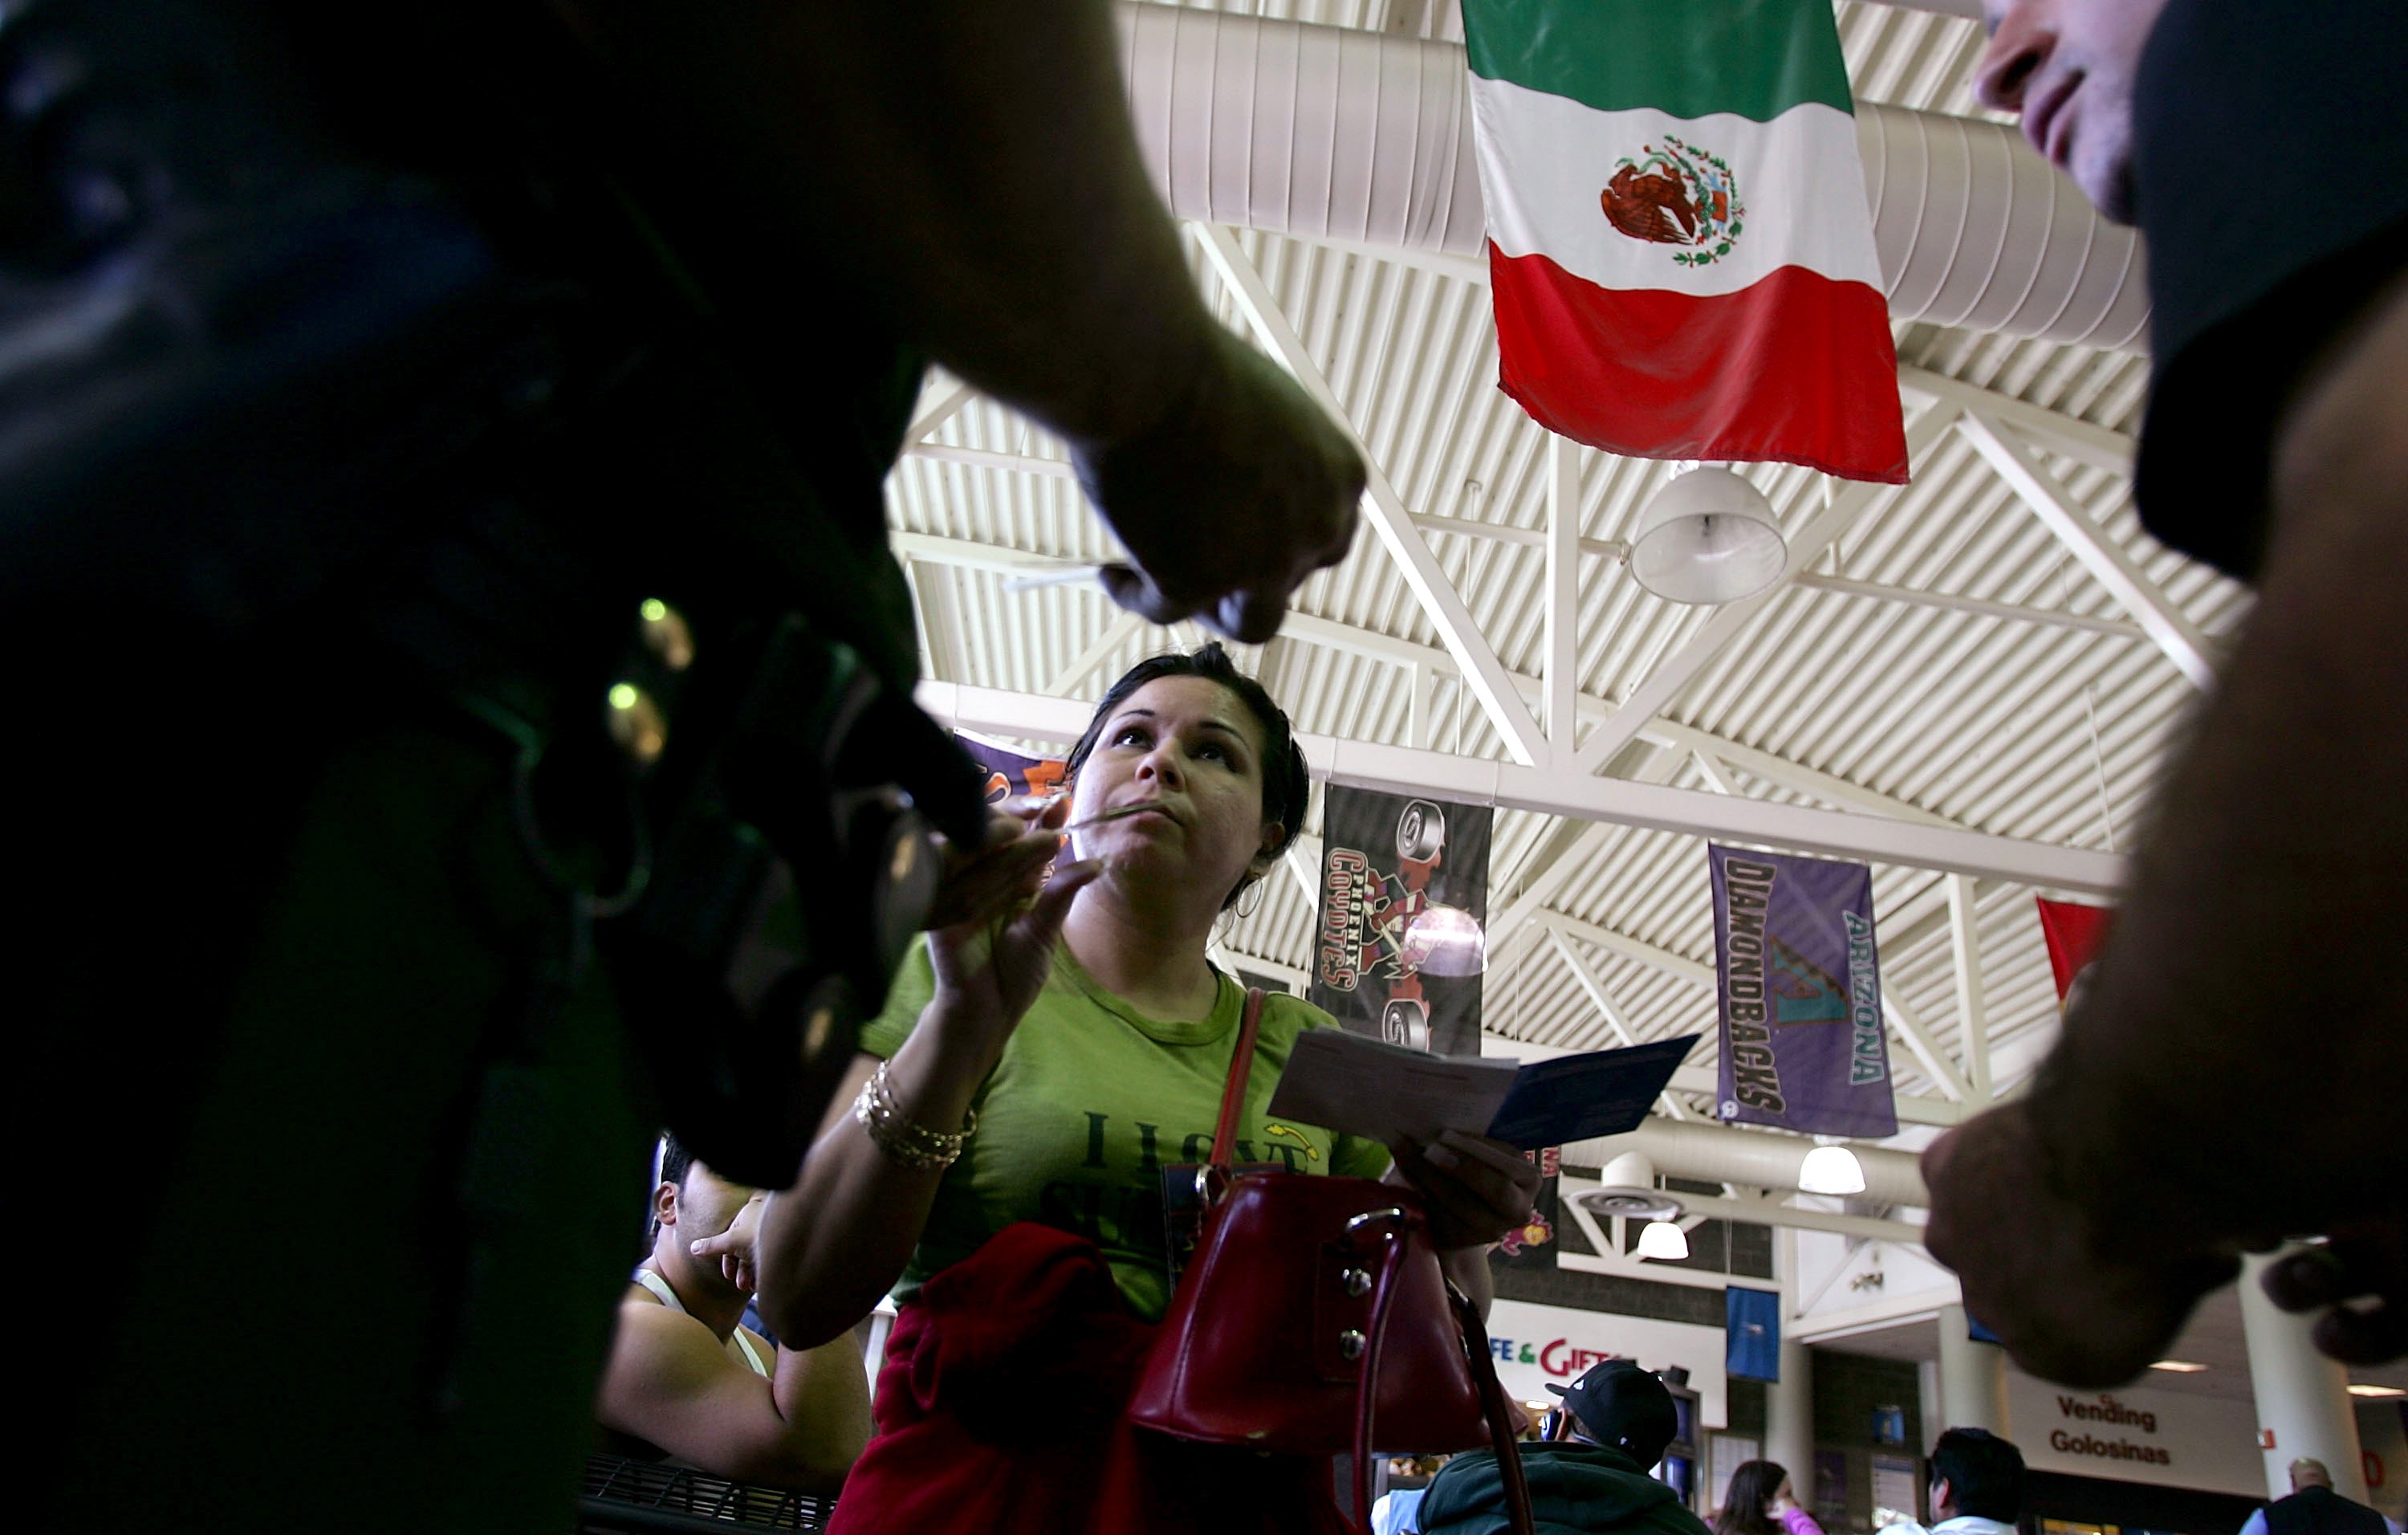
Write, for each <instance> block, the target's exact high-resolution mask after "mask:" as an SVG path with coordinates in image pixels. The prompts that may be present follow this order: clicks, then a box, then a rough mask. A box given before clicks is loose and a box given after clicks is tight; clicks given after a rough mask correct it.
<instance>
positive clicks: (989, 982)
mask: <svg viewBox="0 0 2408 1535" xmlns="http://www.w3.org/2000/svg"><path fill="white" fill-rule="evenodd" d="M1069 811H1070V801H1069V799H1068V796H1052V797H1049V798H1046V799H1016V800H1007V801H1005V802H1004V803H1003V804H1002V805H1000V806H998V807H996V810H995V811H993V812H992V813H991V814H990V816H989V819H988V824H987V840H986V843H985V845H984V846H982V847H981V848H979V849H978V850H977V851H976V852H975V853H972V854H961V855H958V856H952V855H949V857H948V860H947V864H948V867H947V869H946V875H945V882H944V884H943V886H942V887H940V888H939V893H938V897H937V903H936V906H935V908H934V911H933V915H934V919H935V920H936V921H939V922H941V923H942V924H943V925H940V926H932V928H931V929H930V932H929V934H928V957H929V960H930V962H931V964H932V966H933V967H934V968H935V970H936V977H937V995H936V997H935V1000H934V1006H935V1008H936V1010H937V1013H938V1016H939V1018H940V1019H941V1020H943V1022H942V1025H941V1026H942V1027H944V1028H945V1029H946V1030H947V1031H948V1032H949V1033H952V1032H953V1031H955V1030H961V1031H965V1035H966V1037H967V1038H968V1040H971V1041H972V1042H973V1043H974V1045H975V1046H976V1047H977V1049H978V1051H980V1052H982V1053H983V1055H984V1058H985V1059H986V1061H987V1063H988V1064H990V1065H991V1064H992V1062H993V1059H994V1056H995V1055H996V1054H1000V1053H1001V1051H1002V1049H1003V1041H1004V1040H1006V1039H1008V1038H1010V1037H1011V1030H1012V1028H1013V1027H1014V1026H1016V1025H1018V1024H1019V1022H1020V1018H1021V1015H1022V1014H1023V1013H1025V1012H1026V1011H1028V1008H1029V1004H1030V1003H1032V1002H1034V1001H1036V1000H1037V994H1038V992H1039V991H1040V990H1042V989H1043V987H1044V984H1045V974H1046V971H1047V970H1048V969H1049V968H1051V967H1052V965H1053V961H1054V944H1055V942H1057V941H1058V940H1060V938H1061V936H1062V921H1063V919H1064V918H1065V917H1067V916H1068V915H1069V912H1070V902H1071V899H1072V898H1073V897H1076V896H1077V895H1078V893H1079V892H1080V890H1081V889H1082V888H1083V887H1084V886H1085V885H1086V884H1087V883H1088V882H1090V881H1092V880H1093V879H1094V878H1095V877H1096V874H1097V870H1098V869H1099V868H1101V867H1102V866H1101V865H1099V864H1097V863H1095V862H1093V861H1092V860H1082V861H1081V862H1078V863H1071V864H1055V863H1054V858H1055V856H1056V855H1057V854H1059V853H1060V852H1061V849H1062V836H1061V833H1060V831H1059V829H1058V828H1059V827H1060V826H1061V825H1062V824H1063V823H1064V822H1065V821H1066V820H1068V817H1069ZM1049 868H1051V870H1052V873H1051V877H1050V878H1049V877H1048V872H1047V871H1048V869H1049Z"/></svg>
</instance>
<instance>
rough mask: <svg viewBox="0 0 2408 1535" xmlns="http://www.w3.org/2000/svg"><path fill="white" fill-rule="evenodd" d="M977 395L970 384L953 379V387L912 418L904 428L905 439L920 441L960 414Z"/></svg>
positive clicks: (924, 397)
mask: <svg viewBox="0 0 2408 1535" xmlns="http://www.w3.org/2000/svg"><path fill="white" fill-rule="evenodd" d="M921 397H922V398H923V399H926V398H928V396H927V395H922V396H921ZM977 397H978V391H977V390H975V389H972V388H971V387H970V386H969V385H968V384H966V383H963V382H962V381H961V380H958V379H957V380H953V387H952V388H951V389H948V390H946V391H945V392H944V393H942V394H940V395H937V396H936V398H935V401H934V403H932V404H930V405H929V407H928V408H927V409H925V410H923V411H921V412H920V413H919V414H918V415H916V416H913V417H912V418H911V424H910V425H909V426H907V427H905V428H904V429H903V440H904V441H906V442H917V441H919V440H920V439H921V438H924V437H926V436H927V435H928V434H929V433H931V432H933V431H935V430H936V429H937V428H938V427H939V426H942V425H943V424H945V423H947V422H949V421H951V420H953V417H955V416H956V415H959V414H960V413H961V409H962V407H963V406H966V405H968V404H969V403H970V401H971V400H973V399H975V398H977Z"/></svg>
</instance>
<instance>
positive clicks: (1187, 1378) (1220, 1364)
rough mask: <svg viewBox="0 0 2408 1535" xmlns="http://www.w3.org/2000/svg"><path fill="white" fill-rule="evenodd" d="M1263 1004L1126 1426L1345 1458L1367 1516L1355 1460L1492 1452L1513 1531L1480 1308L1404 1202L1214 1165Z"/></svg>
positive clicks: (1499, 1390) (1501, 1427)
mask: <svg viewBox="0 0 2408 1535" xmlns="http://www.w3.org/2000/svg"><path fill="white" fill-rule="evenodd" d="M1262 1007H1263V994H1262V992H1261V991H1260V990H1254V991H1252V992H1249V993H1248V994H1247V997H1246V1012H1245V1022H1244V1024H1243V1025H1242V1026H1241V1027H1240V1030H1239V1035H1238V1046H1237V1054H1236V1055H1235V1057H1234V1058H1233V1059H1232V1060H1231V1061H1230V1063H1229V1080H1228V1084H1227V1086H1226V1088H1225V1089H1224V1091H1223V1093H1222V1097H1221V1118H1220V1123H1219V1126H1217V1128H1216V1129H1215V1130H1214V1132H1213V1135H1212V1160H1211V1164H1210V1165H1209V1166H1207V1167H1206V1168H1204V1169H1201V1170H1200V1171H1199V1172H1198V1173H1197V1184H1198V1193H1199V1194H1201V1195H1202V1196H1203V1198H1204V1199H1205V1202H1206V1204H1207V1205H1208V1207H1209V1208H1208V1211H1207V1213H1206V1215H1205V1218H1204V1229H1203V1234H1202V1237H1201V1239H1200V1240H1199V1241H1198V1242H1197V1249H1196V1253H1195V1255H1194V1256H1193V1257H1192V1258H1191V1259H1190V1260H1189V1262H1188V1265H1187V1268H1186V1270H1185V1271H1184V1272H1183V1273H1182V1274H1181V1276H1180V1280H1179V1287H1178V1289H1177V1290H1176V1291H1175V1292H1174V1293H1173V1294H1172V1296H1171V1299H1170V1309H1169V1310H1168V1312H1167V1313H1164V1315H1163V1319H1162V1326H1161V1330H1160V1331H1159V1332H1158V1333H1157V1334H1156V1335H1155V1337H1154V1344H1153V1346H1152V1348H1151V1350H1150V1351H1149V1353H1148V1355H1147V1356H1146V1364H1145V1370H1144V1373H1143V1374H1142V1376H1140V1380H1139V1383H1138V1388H1137V1393H1136V1395H1135V1397H1134V1398H1132V1399H1131V1401H1130V1404H1129V1416H1130V1419H1131V1420H1132V1421H1133V1422H1135V1423H1137V1424H1138V1425H1140V1427H1147V1428H1152V1429H1155V1430H1158V1431H1160V1432H1162V1433H1166V1434H1170V1435H1173V1436H1175V1437H1177V1438H1180V1439H1186V1440H1196V1441H1200V1442H1205V1443H1211V1444H1226V1445H1235V1446H1241V1447H1243V1448H1246V1449H1251V1450H1258V1451H1267V1452H1270V1453H1273V1454H1280V1455H1315V1456H1326V1455H1337V1454H1340V1453H1345V1452H1351V1453H1352V1454H1353V1456H1354V1467H1355V1508H1356V1509H1357V1510H1358V1511H1360V1512H1361V1513H1362V1514H1364V1515H1365V1516H1366V1517H1368V1515H1369V1509H1370V1477H1371V1450H1372V1447H1373V1446H1374V1445H1379V1444H1384V1445H1391V1446H1395V1447H1398V1448H1410V1449H1413V1450H1467V1449H1472V1448H1477V1447H1484V1446H1486V1445H1490V1444H1494V1445H1496V1446H1497V1447H1498V1459H1499V1461H1500V1462H1501V1463H1502V1465H1503V1467H1504V1470H1505V1488H1506V1499H1507V1503H1508V1505H1509V1507H1510V1509H1511V1511H1512V1516H1513V1528H1514V1529H1515V1530H1516V1531H1520V1532H1523V1535H1527V1532H1528V1531H1529V1529H1530V1509H1529V1493H1528V1491H1527V1488H1526V1487H1525V1486H1524V1485H1523V1481H1522V1464H1521V1458H1520V1456H1519V1455H1518V1454H1516V1453H1515V1450H1514V1447H1513V1445H1514V1428H1513V1423H1512V1414H1511V1413H1510V1411H1509V1410H1508V1408H1507V1407H1506V1405H1505V1392H1504V1388H1503V1387H1502V1386H1501V1385H1499V1384H1498V1380H1497V1369H1496V1365H1495V1362H1494V1361H1493V1359H1492V1358H1491V1357H1490V1355H1489V1348H1488V1335H1487V1332H1486V1330H1485V1329H1484V1327H1482V1326H1481V1322H1480V1313H1479V1310H1478V1308H1476V1307H1474V1306H1473V1305H1472V1304H1471V1303H1470V1301H1469V1300H1468V1299H1466V1298H1464V1296H1463V1295H1462V1293H1461V1292H1460V1291H1457V1290H1455V1287H1454V1286H1453V1285H1451V1284H1448V1283H1447V1280H1446V1276H1445V1274H1444V1273H1443V1272H1442V1271H1441V1269H1440V1267H1439V1258H1438V1249H1437V1248H1436V1247H1434V1246H1433V1245H1432V1244H1431V1242H1430V1237H1429V1220H1428V1217H1427V1215H1426V1213H1425V1212H1424V1211H1423V1208H1422V1202H1421V1199H1420V1198H1419V1196H1417V1195H1416V1194H1414V1192H1413V1191H1412V1190H1411V1189H1409V1188H1403V1187H1400V1186H1398V1185H1397V1184H1383V1183H1381V1182H1379V1181H1378V1180H1376V1179H1370V1178H1336V1177H1314V1176H1310V1175H1306V1174H1299V1173H1252V1174H1248V1175H1246V1176H1243V1177H1238V1178H1232V1177H1231V1176H1230V1174H1229V1159H1230V1155H1231V1153H1232V1151H1233V1150H1234V1148H1235V1144H1236V1137H1237V1127H1238V1119H1239V1115H1240V1110H1241V1109H1242V1107H1243V1104H1244V1101H1245V1086H1246V1073H1247V1069H1248V1068H1249V1066H1250V1065H1251V1064H1252V1061H1253V1057H1254V1036H1255V1033H1256V1031H1257V1029H1258V1026H1259V1025H1260V1023H1261V1020H1262Z"/></svg>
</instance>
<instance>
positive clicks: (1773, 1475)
mask: <svg viewBox="0 0 2408 1535" xmlns="http://www.w3.org/2000/svg"><path fill="white" fill-rule="evenodd" d="M1788 1480H1789V1473H1788V1471H1786V1470H1784V1469H1783V1468H1782V1465H1781V1462H1779V1461H1777V1460H1751V1461H1749V1462H1747V1463H1746V1464H1745V1465H1743V1466H1742V1467H1740V1469H1739V1470H1735V1471H1733V1472H1731V1479H1730V1486H1729V1487H1728V1488H1727V1489H1726V1490H1725V1491H1724V1493H1723V1506H1722V1512H1721V1513H1717V1514H1715V1515H1714V1535H1776V1532H1777V1530H1778V1528H1779V1527H1777V1526H1775V1525H1774V1524H1773V1522H1772V1521H1771V1520H1770V1519H1768V1518H1766V1517H1765V1516H1764V1505H1765V1504H1767V1503H1769V1502H1770V1501H1772V1495H1773V1494H1774V1493H1776V1492H1779V1491H1780V1490H1781V1484H1783V1483H1784V1482H1786V1481H1788Z"/></svg>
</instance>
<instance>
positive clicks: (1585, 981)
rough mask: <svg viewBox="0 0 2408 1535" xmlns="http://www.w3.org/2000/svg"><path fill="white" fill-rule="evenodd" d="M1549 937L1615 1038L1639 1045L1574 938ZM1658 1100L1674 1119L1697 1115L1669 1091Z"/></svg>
mask: <svg viewBox="0 0 2408 1535" xmlns="http://www.w3.org/2000/svg"><path fill="white" fill-rule="evenodd" d="M1547 939H1548V941H1549V942H1551V943H1553V944H1554V945H1555V957H1556V958H1558V959H1560V960H1562V961H1563V962H1564V964H1565V966H1566V968H1569V969H1570V971H1571V972H1572V979H1573V980H1574V981H1577V982H1579V983H1580V988H1581V990H1582V991H1584V992H1586V993H1587V994H1588V999H1589V1001H1590V1002H1592V1003H1594V1004H1595V1005H1596V1007H1597V1011H1598V1012H1600V1013H1602V1014H1604V1016H1605V1024H1606V1026H1607V1027H1608V1028H1610V1029H1612V1030H1613V1037H1614V1038H1615V1039H1617V1040H1621V1041H1622V1042H1623V1043H1624V1044H1626V1045H1632V1044H1637V1043H1638V1042H1639V1036H1638V1035H1636V1034H1634V1033H1632V1032H1631V1030H1630V1025H1629V1023H1628V1022H1627V1020H1625V1019H1624V1017H1623V1016H1622V1010H1621V1009H1619V1008H1617V1007H1615V1006H1614V1005H1613V996H1612V994H1611V993H1609V992H1608V991H1607V990H1606V989H1605V979H1604V978H1603V977H1602V976H1600V975H1598V973H1597V971H1596V970H1595V969H1594V968H1592V967H1591V966H1590V965H1589V962H1588V960H1587V959H1586V958H1584V957H1583V955H1582V954H1581V952H1580V951H1579V950H1577V949H1575V948H1573V947H1572V946H1571V940H1569V939H1567V938H1565V937H1564V935H1563V934H1561V933H1558V932H1555V931H1553V930H1552V929H1550V930H1549V931H1548V933H1547ZM1656 1103H1657V1105H1658V1106H1659V1107H1661V1108H1662V1109H1663V1111H1664V1112H1666V1113H1668V1114H1670V1115H1671V1116H1672V1117H1673V1118H1674V1119H1677V1120H1683V1121H1687V1120H1692V1119H1695V1118H1696V1117H1697V1116H1696V1115H1694V1114H1692V1113H1690V1112H1689V1111H1688V1110H1687V1109H1686V1108H1685V1107H1684V1106H1683V1105H1682V1103H1681V1100H1680V1099H1678V1098H1676V1097H1673V1096H1672V1095H1671V1094H1670V1092H1665V1093H1659V1094H1657V1095H1656Z"/></svg>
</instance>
